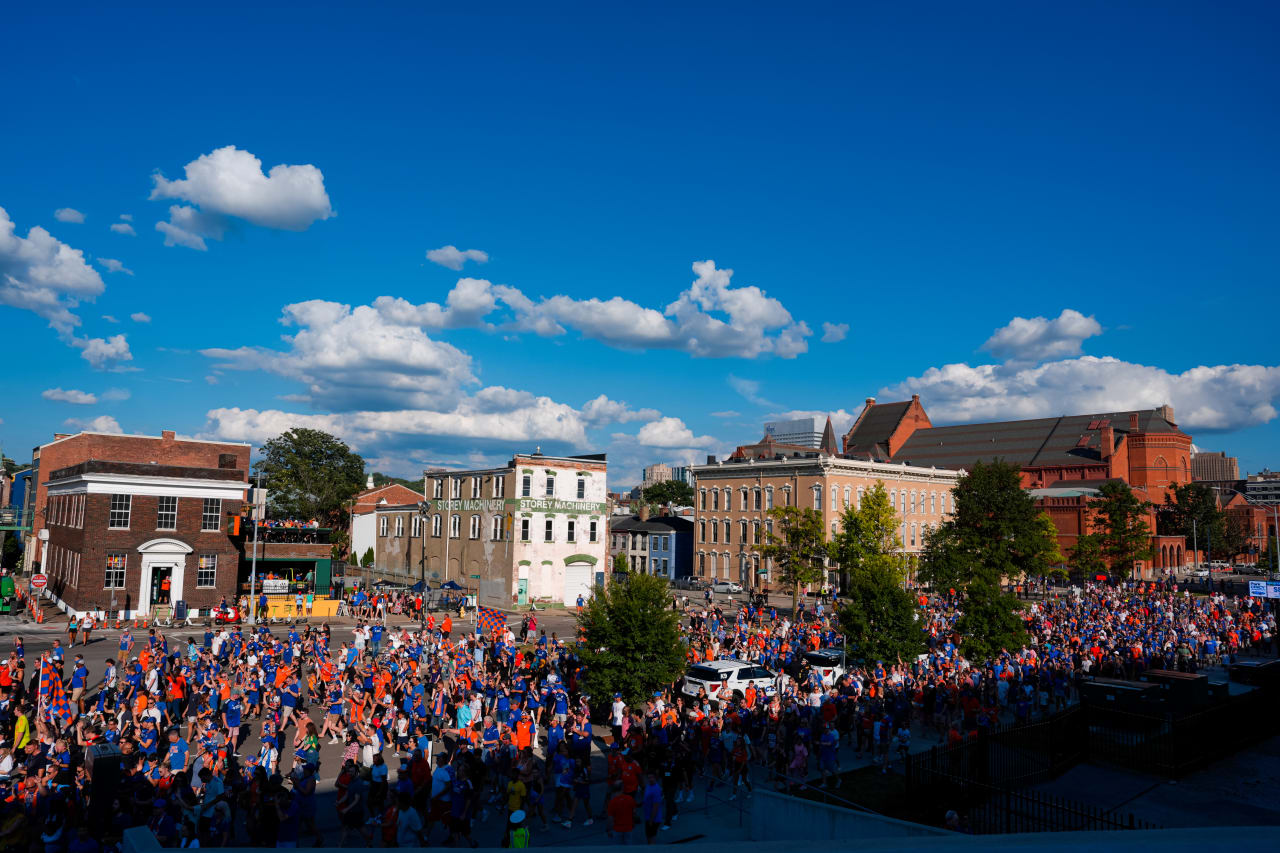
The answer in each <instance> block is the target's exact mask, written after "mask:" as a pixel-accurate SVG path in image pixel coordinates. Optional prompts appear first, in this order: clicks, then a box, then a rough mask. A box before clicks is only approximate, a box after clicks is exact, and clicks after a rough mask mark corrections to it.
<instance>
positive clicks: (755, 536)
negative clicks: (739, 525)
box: [751, 519, 760, 545]
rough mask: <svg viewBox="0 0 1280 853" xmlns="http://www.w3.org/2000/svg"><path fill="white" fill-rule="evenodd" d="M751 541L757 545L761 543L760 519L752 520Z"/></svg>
mask: <svg viewBox="0 0 1280 853" xmlns="http://www.w3.org/2000/svg"><path fill="white" fill-rule="evenodd" d="M751 541H752V542H753V543H755V544H756V545H759V544H760V521H759V519H757V520H755V521H753V522H751Z"/></svg>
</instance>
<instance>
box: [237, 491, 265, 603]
mask: <svg viewBox="0 0 1280 853" xmlns="http://www.w3.org/2000/svg"><path fill="white" fill-rule="evenodd" d="M261 492H262V468H258V487H257V488H256V489H255V490H254V492H253V509H252V510H251V511H250V517H251V518H252V519H253V557H252V558H251V559H250V568H249V624H250V625H256V624H258V602H257V597H258V592H257V587H258V527H259V526H260V525H261V523H262V520H261V519H260V518H258V501H259V500H260V499H261V498H262V494H261ZM243 615H244V614H241V616H243Z"/></svg>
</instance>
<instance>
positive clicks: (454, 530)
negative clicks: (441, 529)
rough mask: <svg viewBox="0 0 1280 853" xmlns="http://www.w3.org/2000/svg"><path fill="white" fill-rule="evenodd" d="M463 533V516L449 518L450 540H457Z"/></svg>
mask: <svg viewBox="0 0 1280 853" xmlns="http://www.w3.org/2000/svg"><path fill="white" fill-rule="evenodd" d="M461 533H462V516H460V515H451V516H449V538H450V539H457V538H458V537H459V536H460V535H461Z"/></svg>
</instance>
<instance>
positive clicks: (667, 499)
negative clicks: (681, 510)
mask: <svg viewBox="0 0 1280 853" xmlns="http://www.w3.org/2000/svg"><path fill="white" fill-rule="evenodd" d="M642 495H643V497H644V502H645V503H647V504H657V505H659V506H662V505H665V504H674V505H676V506H693V486H690V485H689V484H688V483H686V482H685V481H684V480H666V481H664V482H661V483H654V484H653V485H652V486H650V487H649V488H647V489H645V490H644V492H643V493H642Z"/></svg>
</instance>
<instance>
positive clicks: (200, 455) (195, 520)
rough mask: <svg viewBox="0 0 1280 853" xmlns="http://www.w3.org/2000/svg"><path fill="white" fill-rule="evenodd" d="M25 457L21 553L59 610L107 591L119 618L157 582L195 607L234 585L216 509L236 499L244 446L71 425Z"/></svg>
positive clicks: (232, 557)
mask: <svg viewBox="0 0 1280 853" xmlns="http://www.w3.org/2000/svg"><path fill="white" fill-rule="evenodd" d="M32 456H33V466H34V467H35V473H34V476H33V479H34V481H35V483H36V503H35V514H34V517H33V521H32V529H31V538H30V539H29V540H28V550H27V553H28V554H32V555H33V557H34V560H33V565H32V568H35V565H38V566H39V567H40V569H41V570H42V571H44V572H45V573H46V574H47V575H48V576H49V588H50V591H51V592H52V594H53V595H54V596H55V597H56V598H57V600H59V601H60V602H62V604H63V605H64V607H65V608H66V609H68V610H71V611H74V612H80V611H84V610H87V609H89V608H97V609H99V610H104V611H105V610H107V609H109V608H111V602H112V600H113V599H114V601H115V608H114V609H115V610H116V611H117V612H121V613H122V615H124V616H130V617H131V616H132V615H134V614H136V613H147V612H150V610H151V609H152V608H153V606H154V605H155V604H157V603H160V602H159V601H158V599H160V598H163V597H165V596H164V595H162V593H165V592H167V593H168V595H167V597H168V598H169V599H170V600H178V599H182V600H185V601H186V602H187V603H188V605H189V606H190V607H198V608H206V607H209V606H212V605H214V604H217V603H218V601H219V600H220V599H221V597H222V596H223V595H224V594H226V595H228V596H230V595H231V594H233V593H234V590H235V584H236V577H237V572H238V564H239V555H238V551H237V549H236V547H235V545H234V544H233V542H232V540H231V538H230V537H229V536H228V535H227V519H228V518H229V517H230V516H233V515H238V514H239V513H240V509H241V503H242V502H243V501H244V499H245V491H246V489H247V488H248V468H249V445H247V444H229V443H225V442H207V441H196V440H186V439H178V438H177V437H176V436H175V435H174V433H172V432H164V433H162V434H161V435H160V436H138V435H109V434H103V433H79V434H76V435H65V436H57V437H56V438H55V439H54V441H53V442H51V443H49V444H46V445H42V446H40V447H37V448H36V449H35V450H34V452H33V454H32ZM166 577H167V578H168V580H169V584H168V589H167V590H165V589H162V587H163V584H164V580H165V578H166Z"/></svg>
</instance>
